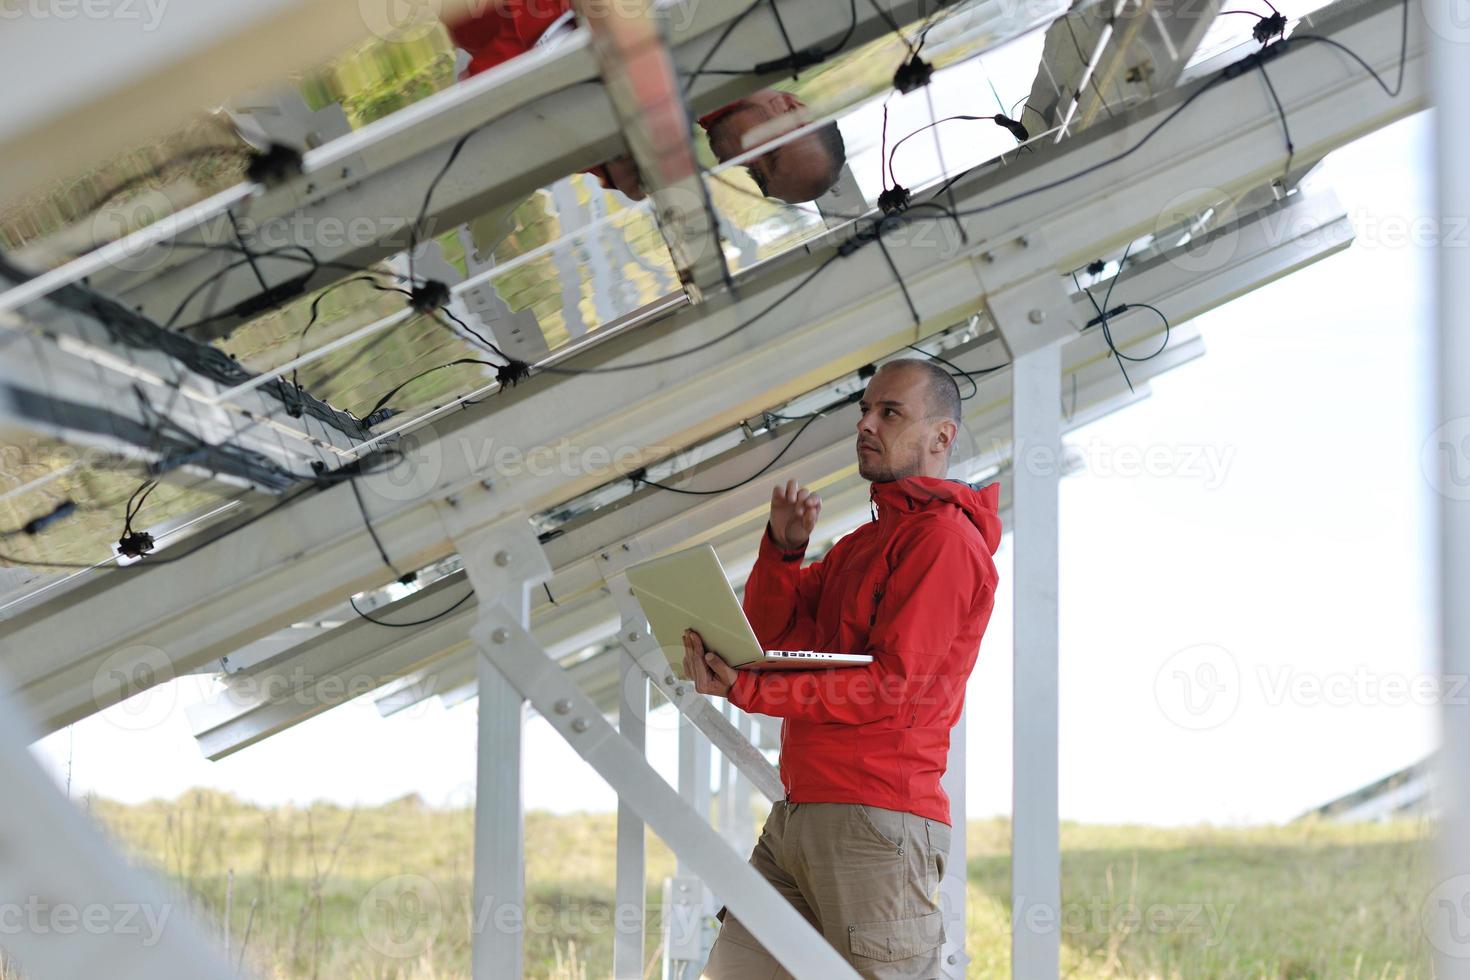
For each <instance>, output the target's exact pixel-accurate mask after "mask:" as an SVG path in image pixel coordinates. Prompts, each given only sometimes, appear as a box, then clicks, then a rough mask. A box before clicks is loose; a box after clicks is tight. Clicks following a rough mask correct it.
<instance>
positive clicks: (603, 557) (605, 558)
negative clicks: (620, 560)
mask: <svg viewBox="0 0 1470 980" xmlns="http://www.w3.org/2000/svg"><path fill="white" fill-rule="evenodd" d="M599 554H601V555H602V560H603V561H607V552H605V551H603V552H599Z"/></svg>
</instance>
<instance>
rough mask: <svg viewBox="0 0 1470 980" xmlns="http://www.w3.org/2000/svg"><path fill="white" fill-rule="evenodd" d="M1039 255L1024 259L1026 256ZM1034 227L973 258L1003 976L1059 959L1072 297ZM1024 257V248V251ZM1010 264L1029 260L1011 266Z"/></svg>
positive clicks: (1034, 979) (1054, 972)
mask: <svg viewBox="0 0 1470 980" xmlns="http://www.w3.org/2000/svg"><path fill="white" fill-rule="evenodd" d="M1038 253H1039V254H1040V256H1041V258H1040V260H1038V259H1037V258H1036V255H1037V254H1038ZM1047 255H1048V252H1047V249H1046V242H1045V241H1044V240H1043V239H1042V238H1041V236H1040V235H1032V236H1029V237H1021V238H1018V239H1015V240H1014V241H1011V242H1007V243H1005V244H1004V245H1003V246H1001V247H998V248H996V249H994V250H992V251H990V252H988V253H986V256H985V257H984V260H983V263H982V269H981V275H982V278H983V279H984V280H985V281H986V282H987V284H988V283H990V282H996V283H1004V284H1006V285H1003V286H1001V287H1000V288H998V289H991V290H988V291H987V296H986V305H987V307H988V308H989V311H990V315H991V318H992V320H993V321H994V322H995V324H996V326H997V327H998V328H999V329H1000V331H1001V334H1002V335H1003V336H1004V338H1005V341H1006V345H1007V346H1008V347H1009V348H1010V351H1011V377H1012V390H1013V394H1012V400H1011V432H1012V440H1013V442H1012V481H1013V482H1012V501H1013V505H1012V506H1013V513H1014V521H1015V524H1014V534H1013V538H1012V540H1013V541H1014V546H1015V571H1014V573H1013V574H1014V576H1015V592H1014V595H1015V607H1014V610H1013V616H1014V618H1015V640H1014V644H1015V646H1014V651H1013V657H1014V660H1015V677H1014V682H1013V683H1014V695H1013V708H1012V710H1013V711H1014V722H1013V731H1014V745H1013V748H1012V753H1013V762H1012V765H1013V776H1012V780H1013V790H1012V796H1013V798H1012V802H1011V974H1012V976H1015V977H1021V978H1024V980H1041V978H1055V977H1057V976H1058V975H1059V970H1060V965H1061V841H1060V827H1059V819H1058V813H1057V730H1058V709H1057V663H1058V627H1057V613H1058V606H1057V562H1058V541H1057V515H1058V510H1057V500H1058V497H1057V491H1058V483H1059V481H1060V479H1061V443H1062V429H1061V419H1060V417H1059V416H1058V413H1057V406H1058V405H1059V404H1061V397H1062V387H1061V373H1062V363H1061V352H1062V344H1063V342H1064V341H1065V340H1067V339H1068V338H1069V337H1071V336H1072V335H1073V334H1074V333H1075V330H1076V327H1075V326H1074V325H1073V323H1072V322H1071V321H1072V319H1073V317H1072V303H1071V300H1070V298H1069V297H1068V296H1067V294H1066V291H1065V290H1064V289H1063V288H1062V285H1061V282H1062V280H1061V277H1060V275H1059V274H1058V270H1057V269H1056V267H1055V265H1054V264H1053V263H1052V262H1050V261H1048V260H1047V258H1046V256H1047ZM1027 256H1030V259H1029V261H1028V260H1027ZM1016 269H1029V270H1038V269H1039V270H1040V271H1039V272H1032V273H1031V274H1024V273H1023V274H1022V275H1019V276H1018V275H1016V274H1015V272H1014V270H1016Z"/></svg>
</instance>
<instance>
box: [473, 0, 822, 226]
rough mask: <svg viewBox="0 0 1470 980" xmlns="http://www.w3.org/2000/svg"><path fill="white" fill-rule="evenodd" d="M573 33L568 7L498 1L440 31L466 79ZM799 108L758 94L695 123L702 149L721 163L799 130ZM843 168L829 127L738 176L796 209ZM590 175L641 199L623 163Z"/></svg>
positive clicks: (777, 95)
mask: <svg viewBox="0 0 1470 980" xmlns="http://www.w3.org/2000/svg"><path fill="white" fill-rule="evenodd" d="M575 26H576V25H575V22H574V20H573V17H572V11H571V0H500V2H499V3H494V4H488V5H486V6H485V9H483V10H480V11H479V12H478V13H474V12H472V13H469V14H467V15H465V16H464V17H463V18H461V19H459V20H456V21H454V22H452V23H450V24H449V25H448V27H449V35H450V37H451V38H452V39H453V40H454V43H455V44H457V45H458V46H459V47H460V48H462V49H463V50H465V51H466V52H468V53H469V55H470V63H469V67H468V68H467V69H466V71H465V74H466V76H469V75H477V74H479V73H480V72H482V71H486V70H488V69H490V68H493V67H495V66H496V65H498V64H501V63H503V62H505V61H509V60H510V59H511V58H513V57H515V56H516V55H518V54H522V53H524V52H526V51H529V50H531V48H533V47H536V46H537V45H540V44H544V43H548V42H550V41H552V40H554V39H555V38H556V37H557V36H559V35H560V34H562V33H563V32H566V31H570V30H573V29H574V28H575ZM805 108H806V107H805V105H804V104H803V103H802V101H801V100H800V99H798V98H797V97H796V96H794V95H792V94H791V93H789V92H777V91H774V90H772V89H761V90H760V91H759V92H756V93H754V94H753V95H749V96H746V97H745V98H743V99H738V100H736V101H735V102H732V103H730V104H729V105H726V106H723V107H721V108H719V109H716V110H715V111H714V112H711V113H709V114H708V115H706V116H704V117H702V118H701V119H700V120H699V124H700V125H701V126H702V127H703V128H704V130H705V131H706V132H707V133H708V134H709V142H710V149H711V150H713V151H714V154H715V156H716V157H717V158H718V159H719V160H720V162H721V163H724V162H725V161H726V160H731V159H733V158H735V157H736V156H739V155H740V154H741V153H744V152H747V151H749V150H753V149H755V148H756V147H757V146H761V145H763V144H765V143H768V142H770V141H772V140H774V139H776V138H778V137H779V136H780V135H781V134H782V133H786V132H790V131H791V130H793V129H795V128H797V127H798V126H800V125H802V123H803V118H802V112H801V110H803V109H805ZM758 127H759V130H758V132H753V131H756V130H757V128H758ZM846 161H847V151H846V148H845V146H844V145H843V142H842V133H841V132H840V131H839V130H838V128H837V124H836V123H835V122H834V123H829V124H827V125H826V126H823V127H822V128H821V129H818V130H815V131H813V132H811V133H807V134H805V135H803V136H798V137H797V138H796V139H794V140H791V141H790V142H788V143H783V144H782V145H781V146H778V147H776V148H775V149H773V150H771V151H770V152H768V153H763V154H761V155H760V156H758V157H755V158H754V159H752V160H750V161H749V162H748V163H747V164H746V169H747V170H748V171H749V172H750V176H751V179H752V180H754V181H755V183H756V186H758V187H759V188H760V189H761V193H762V194H765V195H767V196H769V197H776V198H780V199H781V200H783V201H786V202H788V203H791V204H796V203H799V202H802V201H812V200H816V199H817V198H818V197H821V196H822V195H823V194H825V193H827V191H828V190H830V189H831V187H832V185H834V184H836V183H837V179H838V177H839V176H841V174H842V167H843V164H844V163H846ZM592 173H593V174H595V175H596V176H597V178H598V179H599V180H600V181H601V182H602V185H603V186H604V187H616V188H617V189H618V190H620V191H622V192H623V193H624V194H625V195H627V196H628V197H629V198H631V199H633V200H635V201H641V200H642V199H643V197H644V191H643V185H642V181H641V180H639V176H638V168H637V167H636V166H634V165H633V161H632V160H631V159H629V158H628V157H618V158H617V159H615V160H610V161H608V162H607V163H604V164H602V165H600V166H599V167H597V168H595V169H594V170H593V171H592Z"/></svg>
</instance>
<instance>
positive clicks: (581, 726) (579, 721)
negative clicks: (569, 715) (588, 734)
mask: <svg viewBox="0 0 1470 980" xmlns="http://www.w3.org/2000/svg"><path fill="white" fill-rule="evenodd" d="M591 727H592V722H590V721H588V720H587V719H586V718H573V719H572V731H574V732H585V731H586V730H587V729H589V728H591Z"/></svg>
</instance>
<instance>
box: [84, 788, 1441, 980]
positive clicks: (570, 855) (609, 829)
mask: <svg viewBox="0 0 1470 980" xmlns="http://www.w3.org/2000/svg"><path fill="white" fill-rule="evenodd" d="M90 808H91V810H92V812H93V814H94V815H95V816H96V817H97V819H98V820H99V821H100V822H101V824H102V825H103V826H104V827H105V828H107V830H108V831H109V832H110V833H111V834H112V835H113V836H114V837H115V838H116V839H117V840H118V841H119V843H120V844H121V846H122V847H123V848H124V849H125V850H126V851H128V852H129V853H130V854H131V855H133V857H134V858H135V859H136V860H137V861H139V862H140V863H142V864H145V865H148V866H151V867H153V868H155V869H157V870H158V871H161V872H163V873H164V874H165V875H166V876H167V878H168V880H169V881H170V882H171V883H172V884H173V886H174V887H175V888H177V889H178V890H179V892H180V894H181V896H182V898H183V900H184V901H185V902H186V903H187V904H188V906H189V907H191V909H192V910H193V912H194V914H195V917H196V918H197V919H198V920H200V921H202V922H204V923H206V924H207V925H208V926H209V927H210V928H211V929H212V930H213V931H214V932H215V933H216V935H217V937H218V940H219V942H220V943H221V945H224V943H225V932H226V922H227V921H228V924H229V935H230V939H229V945H230V955H231V958H232V959H237V958H239V957H241V955H242V952H243V958H244V962H245V963H246V964H247V965H248V967H249V968H250V969H251V970H253V971H254V972H255V973H256V975H258V976H262V977H273V978H287V977H290V978H306V977H313V978H315V977H330V978H347V977H363V978H375V980H377V978H381V980H390V978H392V980H440V978H447V977H465V976H468V971H469V956H470V944H469V939H468V937H469V921H470V914H469V910H470V908H471V907H472V903H471V879H472V874H473V870H472V866H473V861H472V841H473V828H472V814H471V812H470V811H469V810H436V809H431V808H429V807H426V806H424V805H423V804H422V803H421V802H419V801H418V800H417V799H414V798H409V799H405V800H400V801H397V802H395V803H390V804H387V805H385V806H381V807H376V808H372V809H360V810H351V809H345V808H342V807H337V806H332V805H328V804H317V805H314V806H312V807H309V808H295V807H277V808H262V807H256V806H252V805H248V804H245V803H241V802H239V801H237V800H235V799H233V798H232V797H229V796H226V795H222V794H218V793H209V792H196V793H191V794H188V795H186V796H184V797H181V798H180V799H178V800H175V801H172V802H163V801H157V802H152V803H147V804H143V805H139V806H122V805H119V804H115V803H110V802H106V801H95V802H93V803H92V804H91V807H90ZM615 823H616V821H615V818H614V816H613V815H611V814H575V815H570V816H553V815H550V814H545V813H529V814H527V815H526V823H525V834H526V872H527V875H526V876H527V895H528V899H529V902H528V908H527V913H526V916H527V918H526V921H527V923H528V928H527V929H526V935H525V955H526V975H527V976H533V977H549V978H557V980H562V978H565V980H573V978H591V977H603V976H607V975H608V966H609V964H610V963H611V960H612V934H613V933H612V926H611V922H612V908H613V877H614V856H613V855H614V839H615ZM1431 834H1432V827H1431V826H1430V825H1428V824H1427V823H1425V822H1422V821H1417V820H1400V821H1395V822H1392V823H1386V824H1367V825H1338V824H1325V823H1318V822H1302V823H1294V824H1290V825H1287V826H1267V827H1250V828H1239V829H1235V828H1218V827H1210V826H1200V827H1187V828H1169V829H1159V828H1151V827H1138V826H1092V825H1076V824H1063V826H1062V847H1063V857H1062V862H1063V890H1062V897H1063V924H1062V929H1063V951H1062V967H1063V976H1064V977H1066V978H1068V980H1102V978H1119V977H1132V978H1160V980H1175V978H1179V980H1197V978H1230V980H1237V978H1270V980H1306V978H1322V980H1326V978H1352V980H1407V978H1418V977H1428V976H1430V975H1431V971H1430V966H1429V961H1428V956H1427V954H1426V952H1425V951H1424V949H1423V947H1422V944H1421V942H1420V935H1419V925H1418V922H1419V918H1418V914H1419V905H1420V901H1421V899H1422V896H1423V895H1424V894H1425V891H1426V887H1425V885H1424V884H1423V882H1424V881H1425V875H1426V869H1425V861H1426V859H1427V856H1428V852H1427V849H1426V847H1425V844H1426V842H1427V841H1428V840H1429V839H1430V835H1431ZM968 839H969V846H970V860H969V868H968V880H969V888H968V892H969V908H968V947H969V952H970V955H971V956H972V958H973V959H972V962H971V964H970V966H969V970H968V975H969V976H971V977H985V978H988V977H1004V976H1009V973H1010V857H1009V847H1010V826H1009V822H1008V821H1006V820H1001V819H993V820H984V821H975V822H972V823H971V824H970V827H969V838H968ZM673 867H674V862H673V857H672V855H671V854H670V853H669V851H668V849H667V848H665V847H664V846H663V844H662V842H660V841H659V840H657V839H656V838H652V837H650V839H649V848H648V879H647V880H648V889H647V897H648V903H649V910H650V915H649V921H648V942H647V947H646V948H647V950H648V952H649V954H650V957H651V961H650V965H651V967H653V968H656V962H657V958H656V955H655V953H656V950H657V948H658V916H657V908H658V902H659V899H660V887H661V882H662V880H663V878H664V877H665V876H667V875H669V874H672V872H673ZM405 876H407V877H405ZM405 882H406V883H407V891H411V892H413V893H414V894H413V895H412V896H410V898H409V899H406V898H405V894H406V891H405V884H404V883H405ZM227 909H228V915H227ZM404 913H412V914H411V915H409V916H408V917H407V918H405V917H404ZM405 923H407V924H408V926H409V927H410V928H407V929H405V928H404V925H405Z"/></svg>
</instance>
